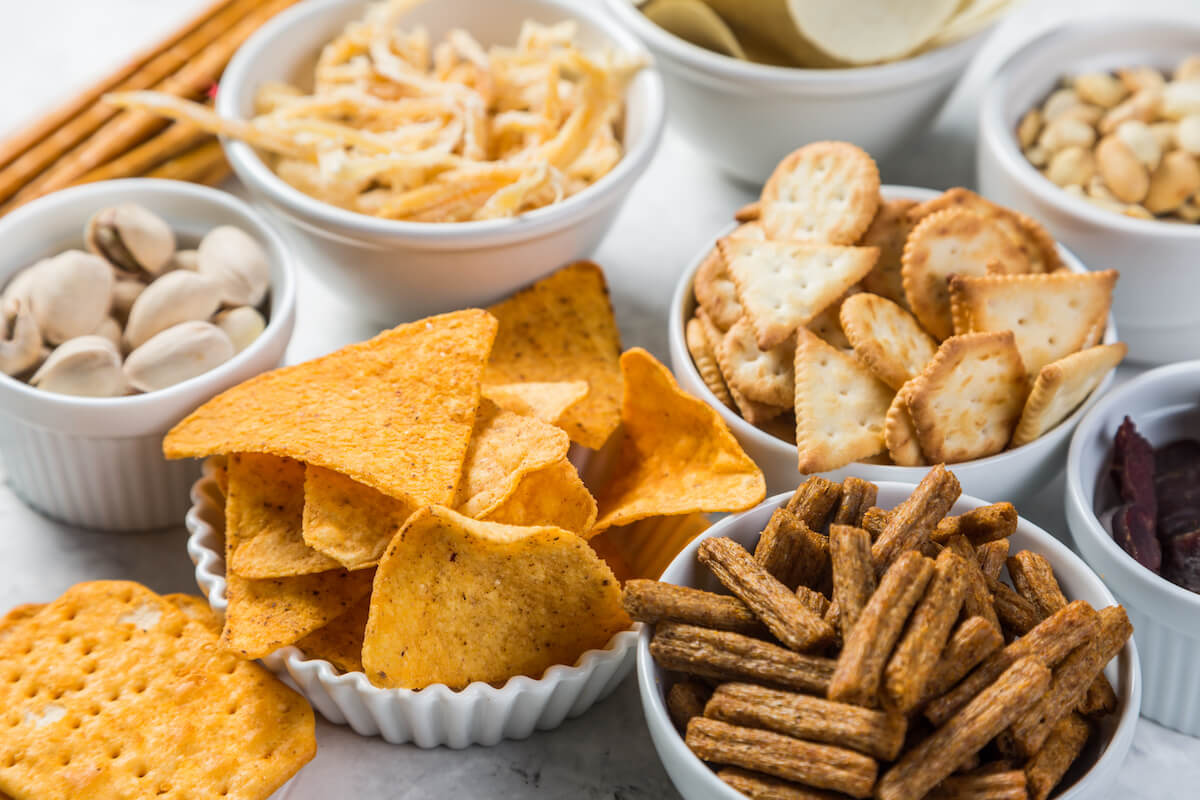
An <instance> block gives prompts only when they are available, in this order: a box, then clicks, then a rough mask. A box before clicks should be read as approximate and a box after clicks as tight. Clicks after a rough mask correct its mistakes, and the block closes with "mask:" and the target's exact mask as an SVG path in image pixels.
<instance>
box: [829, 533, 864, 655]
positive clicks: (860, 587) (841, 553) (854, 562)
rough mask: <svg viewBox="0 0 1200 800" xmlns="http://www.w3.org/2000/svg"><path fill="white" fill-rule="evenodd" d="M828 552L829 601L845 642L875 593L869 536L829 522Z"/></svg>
mask: <svg viewBox="0 0 1200 800" xmlns="http://www.w3.org/2000/svg"><path fill="white" fill-rule="evenodd" d="M829 555H830V560H831V561H832V564H833V602H834V603H835V604H836V605H837V609H838V628H839V629H840V630H841V632H842V640H843V641H845V639H846V638H847V637H849V636H850V632H851V631H852V630H854V626H855V624H856V623H857V622H858V618H859V617H860V616H861V615H862V611H863V609H864V608H865V607H866V605H867V602H868V601H869V600H870V599H871V595H872V594H874V593H875V567H874V565H873V563H872V562H871V535H870V534H869V533H867V532H866V531H865V530H863V529H862V528H854V527H851V526H849V525H833V526H831V527H830V528H829Z"/></svg>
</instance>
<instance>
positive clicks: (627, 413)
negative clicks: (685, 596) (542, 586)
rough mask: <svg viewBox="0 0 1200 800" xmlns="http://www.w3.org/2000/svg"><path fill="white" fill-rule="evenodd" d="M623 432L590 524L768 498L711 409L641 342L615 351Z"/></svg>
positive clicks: (732, 507) (729, 507)
mask: <svg viewBox="0 0 1200 800" xmlns="http://www.w3.org/2000/svg"><path fill="white" fill-rule="evenodd" d="M621 372H622V374H623V379H624V380H623V382H624V387H625V388H624V396H623V398H622V401H621V421H622V423H623V424H624V433H623V436H624V438H623V439H622V441H621V452H620V455H619V456H618V458H617V464H616V467H615V469H614V471H613V474H612V476H611V478H610V480H609V481H608V482H607V484H606V485H604V486H603V487H602V488H601V490H600V491H599V492H598V493H597V498H596V500H597V503H598V505H599V507H600V511H599V514H600V518H599V519H598V520H597V521H596V530H597V531H601V530H604V529H605V528H610V527H612V526H615V525H627V524H629V523H630V522H636V521H637V520H639V519H645V518H646V517H655V516H669V515H676V514H690V513H692V512H695V511H742V510H744V509H747V508H750V507H751V506H753V505H755V504H756V503H758V502H760V501H761V500H762V499H763V497H765V496H766V482H765V481H764V479H763V474H762V471H761V470H760V469H759V468H758V466H757V465H755V463H754V462H753V461H751V460H750V457H749V456H747V455H746V454H745V452H743V451H742V448H741V445H739V444H738V443H737V440H736V439H734V438H733V434H732V433H730V432H729V429H728V428H726V427H725V423H724V422H722V421H721V418H720V416H718V415H717V412H716V411H715V410H713V409H712V408H710V407H709V406H708V405H707V404H706V403H704V402H703V401H701V400H698V399H696V398H695V397H692V396H691V395H689V394H687V393H686V392H684V391H683V390H682V389H680V388H679V385H678V384H677V383H675V378H674V377H672V375H671V373H670V371H668V370H667V368H666V367H664V366H663V365H662V364H660V363H659V362H658V361H657V360H655V358H654V356H652V355H650V354H649V353H648V352H646V351H645V350H643V349H641V348H634V349H632V350H629V351H627V352H626V353H625V354H624V355H622V356H621Z"/></svg>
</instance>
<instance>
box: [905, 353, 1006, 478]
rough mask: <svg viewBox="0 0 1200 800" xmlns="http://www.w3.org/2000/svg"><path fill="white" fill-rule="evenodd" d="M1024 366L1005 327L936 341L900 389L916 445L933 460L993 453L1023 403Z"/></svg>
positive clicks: (999, 447)
mask: <svg viewBox="0 0 1200 800" xmlns="http://www.w3.org/2000/svg"><path fill="white" fill-rule="evenodd" d="M1025 395H1026V386H1025V367H1024V366H1023V365H1022V363H1021V355H1020V353H1019V352H1017V345H1016V341H1015V339H1014V338H1013V335H1012V332H1011V331H1000V332H993V333H968V334H965V335H963V336H952V337H951V338H949V339H947V340H946V341H944V342H942V345H941V347H939V348H938V352H937V355H936V356H934V357H933V360H932V361H930V362H929V365H928V366H927V367H926V368H925V370H924V372H922V373H921V374H920V375H918V376H917V377H915V378H913V380H912V383H911V384H910V385H909V386H908V388H907V389H906V390H905V401H906V402H907V403H908V409H909V413H911V414H912V421H913V425H914V427H915V428H916V430H917V439H918V441H919V442H920V445H921V451H922V452H923V453H924V454H925V456H926V457H927V458H928V459H929V460H930V461H932V462H933V463H935V464H936V463H945V464H950V463H955V462H958V461H969V460H971V459H973V458H983V457H985V456H990V455H992V454H994V453H998V452H1000V451H1001V450H1003V449H1004V446H1005V445H1006V444H1008V440H1009V438H1011V436H1012V432H1013V429H1014V428H1015V427H1016V424H1017V418H1018V417H1019V416H1020V415H1021V407H1022V406H1023V405H1024V404H1025Z"/></svg>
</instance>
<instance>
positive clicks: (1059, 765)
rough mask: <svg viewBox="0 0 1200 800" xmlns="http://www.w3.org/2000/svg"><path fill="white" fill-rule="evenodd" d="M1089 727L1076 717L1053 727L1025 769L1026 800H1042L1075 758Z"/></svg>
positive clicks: (1072, 715) (1080, 751) (1068, 718)
mask: <svg viewBox="0 0 1200 800" xmlns="http://www.w3.org/2000/svg"><path fill="white" fill-rule="evenodd" d="M1091 733H1092V730H1091V727H1090V726H1089V725H1088V724H1087V722H1086V721H1084V719H1083V717H1081V716H1079V715H1078V714H1068V715H1067V716H1066V717H1065V718H1064V719H1063V720H1062V721H1061V722H1059V723H1058V724H1057V725H1055V726H1054V731H1053V732H1052V733H1051V734H1050V738H1049V739H1047V740H1046V743H1045V744H1044V745H1042V749H1041V750H1039V751H1038V752H1037V754H1036V755H1035V756H1034V757H1033V758H1031V759H1030V760H1029V763H1028V764H1026V765H1025V777H1026V779H1027V780H1028V783H1029V797H1030V800H1046V798H1048V797H1049V796H1050V792H1051V791H1053V790H1054V787H1055V786H1057V785H1058V782H1059V781H1061V780H1062V777H1063V775H1066V774H1067V770H1068V769H1070V768H1071V765H1072V764H1074V763H1075V759H1077V758H1079V754H1080V753H1082V752H1083V746H1084V745H1085V744H1087V740H1088V737H1089V736H1090V735H1091Z"/></svg>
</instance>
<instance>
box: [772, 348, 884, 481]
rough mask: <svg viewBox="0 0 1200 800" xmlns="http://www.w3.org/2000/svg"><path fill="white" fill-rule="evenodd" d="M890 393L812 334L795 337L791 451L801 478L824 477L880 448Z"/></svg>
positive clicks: (863, 368) (859, 365)
mask: <svg viewBox="0 0 1200 800" xmlns="http://www.w3.org/2000/svg"><path fill="white" fill-rule="evenodd" d="M893 394H894V393H893V392H892V390H891V389H890V388H888V386H887V385H886V384H884V383H883V382H882V381H880V380H879V379H878V378H876V377H875V375H874V374H872V373H871V371H870V370H869V369H867V368H866V367H865V366H863V364H861V363H860V362H859V361H858V360H857V359H855V358H854V357H853V356H849V355H847V354H845V353H843V352H841V351H840V350H837V349H836V348H834V347H832V346H830V345H829V344H828V343H827V342H825V341H824V340H823V339H821V338H820V337H819V336H817V335H816V334H814V333H811V332H810V331H808V330H801V331H798V332H797V335H796V450H797V452H798V459H799V468H800V471H801V472H802V473H810V472H826V471H828V470H832V469H838V468H839V467H844V466H845V465H846V464H849V463H851V462H852V461H858V460H859V459H863V458H868V457H869V456H873V455H876V454H877V453H879V452H880V451H881V450H883V449H884V442H883V425H884V419H885V417H886V415H887V410H888V406H889V405H890V404H891V402H892V396H893Z"/></svg>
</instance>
